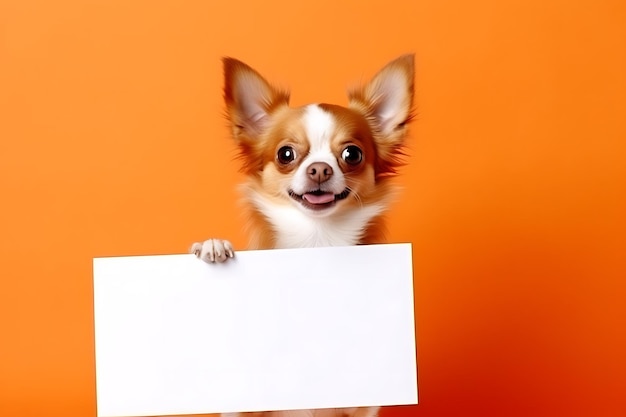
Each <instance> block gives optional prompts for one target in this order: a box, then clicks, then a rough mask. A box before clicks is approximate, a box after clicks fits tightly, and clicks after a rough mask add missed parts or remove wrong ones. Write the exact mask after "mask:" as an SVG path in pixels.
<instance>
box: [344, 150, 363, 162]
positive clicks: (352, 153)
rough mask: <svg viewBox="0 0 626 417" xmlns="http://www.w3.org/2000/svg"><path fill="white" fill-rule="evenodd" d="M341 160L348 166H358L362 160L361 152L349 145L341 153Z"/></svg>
mask: <svg viewBox="0 0 626 417" xmlns="http://www.w3.org/2000/svg"><path fill="white" fill-rule="evenodd" d="M341 159H343V160H344V161H346V163H347V164H349V165H358V164H360V163H361V161H362V160H363V151H361V149H359V147H358V146H355V145H350V146H348V147H346V149H344V150H343V152H341Z"/></svg>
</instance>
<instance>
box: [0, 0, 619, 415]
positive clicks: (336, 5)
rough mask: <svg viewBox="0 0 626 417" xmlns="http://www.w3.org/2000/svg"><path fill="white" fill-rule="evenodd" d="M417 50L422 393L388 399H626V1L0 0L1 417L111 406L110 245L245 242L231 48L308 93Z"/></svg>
mask: <svg viewBox="0 0 626 417" xmlns="http://www.w3.org/2000/svg"><path fill="white" fill-rule="evenodd" d="M405 52H415V53H416V54H417V62H418V71H417V73H418V76H417V84H416V87H417V105H418V117H417V119H416V122H415V123H414V124H413V128H412V135H411V139H410V155H411V158H410V164H409V165H408V166H407V167H406V168H405V169H403V171H402V183H403V185H404V188H405V192H404V196H403V198H402V199H401V200H400V201H399V202H398V203H397V204H396V205H395V206H394V207H393V210H392V212H391V215H390V222H389V228H390V240H391V241H394V242H402V241H411V242H413V244H414V248H415V250H414V261H415V271H416V284H415V292H416V300H417V307H416V313H417V326H418V333H417V334H418V339H419V340H418V350H419V386H420V405H418V406H413V407H394V408H389V409H385V410H384V411H383V413H382V416H383V417H401V416H414V415H415V416H624V415H626V395H625V392H626V381H625V375H626V363H625V352H626V307H625V304H626V294H625V293H626V291H625V290H626V284H625V278H626V260H625V258H626V253H625V252H626V238H625V236H626V223H625V221H624V213H625V212H626V163H625V161H624V157H625V150H626V145H625V140H626V3H624V1H623V0H614V1H609V0H583V1H575V2H572V1H546V0H529V1H499V0H475V1H459V0H419V1H408V0H407V1H402V2H401V1H396V2H394V1H378V0H376V1H368V2H361V1H356V0H350V1H334V0H333V1H330V0H323V1H317V2H309V3H303V2H297V1H292V0H289V1H287V0H285V1H277V0H271V1H270V0H267V1H258V2H253V1H249V2H236V1H233V2H227V1H224V2H220V3H219V4H218V3H216V2H212V1H203V0H202V1H201V0H198V1H192V0H189V1H182V2H174V1H158V2H153V1H146V0H141V1H139V0H137V1H130V2H129V1H119V0H114V1H91V2H81V1H76V0H57V1H43V0H33V1H23V0H4V1H3V2H2V3H1V4H0V122H1V123H0V191H1V206H0V207H1V209H0V210H1V211H0V213H1V214H2V215H1V216H0V233H1V239H0V245H1V246H0V261H1V262H0V279H1V281H0V282H1V286H0V337H1V339H0V415H2V416H40V415H41V416H44V415H45V416H94V415H95V374H94V343H93V314H92V284H91V278H92V276H91V259H92V258H93V257H95V256H106V255H142V254H143V255H145V254H163V253H181V252H184V251H185V250H186V248H187V247H188V246H189V244H190V243H191V242H192V241H195V240H199V239H204V238H207V237H211V236H223V237H228V238H231V239H232V240H233V241H234V243H235V245H236V247H238V248H243V247H244V246H245V237H244V235H243V233H242V229H241V217H240V213H239V212H238V210H237V205H236V192H235V190H234V188H235V184H236V183H237V181H238V180H239V179H240V177H239V174H238V173H237V164H236V162H235V161H233V156H234V151H233V146H232V143H231V141H230V140H229V137H228V131H227V129H226V128H225V121H224V119H223V117H222V101H221V87H222V78H221V65H220V61H219V59H220V57H221V56H223V55H230V56H234V57H237V58H240V59H242V60H244V61H246V62H248V63H249V64H250V65H252V66H253V67H255V68H257V69H258V70H259V71H261V72H262V73H263V74H264V75H266V76H267V77H268V78H269V79H272V80H274V81H277V82H279V83H280V84H282V85H285V86H290V87H291V88H292V91H293V93H292V103H293V104H295V105H300V104H304V103H307V102H310V101H328V102H337V103H340V104H341V103H344V104H345V103H346V98H345V94H344V92H345V89H346V86H348V85H349V84H350V82H352V81H358V80H361V79H364V78H365V77H368V76H370V75H372V74H373V73H374V72H375V71H376V70H377V69H378V68H380V67H381V66H382V65H384V64H385V63H386V62H387V61H388V60H390V59H392V58H394V57H395V56H397V55H400V54H402V53H405Z"/></svg>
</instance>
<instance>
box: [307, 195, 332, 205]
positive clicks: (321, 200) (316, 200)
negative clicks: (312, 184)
mask: <svg viewBox="0 0 626 417" xmlns="http://www.w3.org/2000/svg"><path fill="white" fill-rule="evenodd" d="M302 198H304V199H305V200H306V201H308V202H309V203H311V204H326V203H330V202H331V201H333V200H334V199H335V195H334V194H333V193H324V194H321V195H315V194H311V193H306V194H304V195H303V196H302Z"/></svg>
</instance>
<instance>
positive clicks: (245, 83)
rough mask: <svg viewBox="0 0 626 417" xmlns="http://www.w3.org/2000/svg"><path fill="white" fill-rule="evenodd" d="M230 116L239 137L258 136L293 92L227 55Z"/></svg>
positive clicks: (226, 92)
mask: <svg viewBox="0 0 626 417" xmlns="http://www.w3.org/2000/svg"><path fill="white" fill-rule="evenodd" d="M223 63H224V101H225V102H226V116H227V118H228V120H229V121H230V124H231V126H232V130H233V136H234V137H235V139H237V140H239V141H240V143H241V142H249V141H253V140H254V139H256V138H257V137H258V136H259V135H260V134H261V133H262V132H263V129H264V128H265V127H266V125H267V119H268V115H269V113H270V112H271V111H272V110H273V109H275V108H276V107H277V106H280V105H287V104H288V103H289V92H287V91H281V90H279V89H276V88H274V87H272V86H271V85H270V84H269V83H268V82H267V81H266V80H265V79H264V78H263V77H262V76H261V75H260V74H259V73H258V72H256V71H255V70H254V69H252V68H251V67H249V66H248V65H246V64H244V63H243V62H241V61H239V60H236V59H234V58H224V59H223Z"/></svg>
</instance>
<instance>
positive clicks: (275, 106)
mask: <svg viewBox="0 0 626 417" xmlns="http://www.w3.org/2000/svg"><path fill="white" fill-rule="evenodd" d="M413 60H414V59H413V55H405V56H401V57H399V58H397V59H396V60H394V61H391V62H390V63H388V64H387V65H386V66H385V67H384V68H382V69H381V70H380V71H379V72H378V73H377V74H376V75H375V76H374V77H373V78H372V80H371V81H370V82H369V83H367V84H365V85H364V86H361V87H359V88H356V89H353V90H351V91H350V92H349V94H348V97H349V104H348V106H347V107H342V106H338V105H333V104H310V105H306V106H302V107H297V108H292V107H289V93H288V92H287V91H284V90H281V89H278V88H275V87H273V86H272V85H271V84H269V83H268V82H267V81H266V80H265V79H264V78H263V77H262V76H261V75H260V74H259V73H258V72H257V71H255V70H254V69H252V68H251V67H249V66H248V65H246V64H244V63H243V62H241V61H238V60H236V59H233V58H225V59H224V76H225V85H224V99H225V102H226V110H227V117H228V120H229V122H230V125H231V127H232V132H233V136H234V138H235V139H236V140H237V143H238V144H239V147H240V154H241V157H242V159H243V162H244V165H243V170H244V172H245V173H246V174H247V175H249V176H250V177H251V178H252V179H253V181H254V184H255V186H256V188H258V190H257V191H260V192H263V193H264V196H265V197H266V198H269V199H271V200H272V201H273V202H275V203H276V204H280V205H285V204H290V205H296V206H297V207H298V208H299V209H300V210H302V211H304V212H305V213H307V214H308V215H313V216H328V215H331V214H332V213H335V212H337V211H343V210H346V209H349V208H350V207H353V206H355V205H360V206H362V205H363V204H367V203H368V202H369V201H372V200H375V199H376V198H380V197H381V196H380V194H381V192H384V191H382V190H380V189H377V184H379V183H380V182H381V181H382V179H383V178H385V177H388V176H390V175H393V174H394V173H395V170H396V168H397V167H398V165H399V164H400V162H401V160H400V157H401V156H402V146H403V140H404V136H405V134H406V129H407V122H408V121H409V120H410V118H411V107H412V102H413V78H414V64H413Z"/></svg>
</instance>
